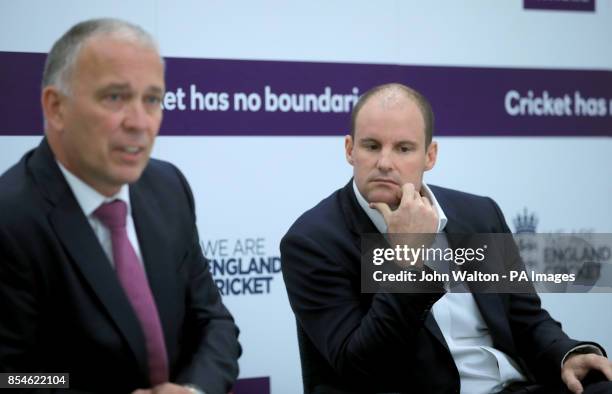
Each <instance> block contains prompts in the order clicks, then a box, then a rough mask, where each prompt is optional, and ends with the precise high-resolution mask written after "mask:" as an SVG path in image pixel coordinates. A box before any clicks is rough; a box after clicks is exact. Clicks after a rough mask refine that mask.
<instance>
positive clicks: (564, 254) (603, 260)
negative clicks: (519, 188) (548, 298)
mask: <svg viewBox="0 0 612 394" xmlns="http://www.w3.org/2000/svg"><path fill="white" fill-rule="evenodd" d="M512 222H513V224H514V230H515V234H514V238H515V241H516V244H517V246H518V249H519V252H520V254H521V257H522V259H523V262H524V264H525V268H526V269H527V270H531V271H535V272H539V273H546V274H575V275H576V280H575V281H574V282H573V283H572V284H568V283H547V284H545V288H544V289H542V290H544V291H548V292H589V291H593V290H595V289H596V288H598V287H601V286H604V287H608V286H610V285H611V284H612V283H607V282H611V280H610V278H607V279H606V278H602V272H603V271H602V269H603V268H607V269H608V270H609V269H610V268H612V267H611V264H612V237H611V236H610V234H592V233H566V232H556V233H541V234H538V233H537V227H538V224H539V219H538V216H537V215H536V213H534V212H530V211H529V210H528V209H527V208H524V209H523V211H522V212H520V213H519V214H517V215H516V216H515V217H514V218H513V221H512ZM607 276H610V275H607ZM600 279H604V282H606V283H602V281H600ZM611 289H612V288H611Z"/></svg>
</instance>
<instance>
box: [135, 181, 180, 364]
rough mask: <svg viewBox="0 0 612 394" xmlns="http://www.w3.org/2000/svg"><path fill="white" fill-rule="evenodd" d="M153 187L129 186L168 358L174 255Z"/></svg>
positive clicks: (174, 332)
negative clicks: (151, 189)
mask: <svg viewBox="0 0 612 394" xmlns="http://www.w3.org/2000/svg"><path fill="white" fill-rule="evenodd" d="M152 193H153V191H150V190H149V191H147V190H145V187H144V186H143V185H139V184H138V183H136V184H134V185H132V186H130V200H131V206H132V217H133V219H134V225H135V227H136V234H138V241H139V244H140V250H141V253H142V258H143V260H144V261H143V263H144V265H145V268H146V273H147V278H148V280H149V287H150V288H151V292H152V293H153V298H154V299H155V304H156V305H157V311H158V314H159V319H160V321H161V324H162V328H163V330H164V338H165V341H166V350H167V352H168V359H169V360H170V361H171V360H173V359H174V358H175V356H176V351H177V348H176V346H175V342H176V341H175V340H174V339H175V338H179V333H178V330H179V325H178V322H179V321H181V319H180V315H179V313H180V308H177V307H176V302H177V294H180V292H179V289H178V288H177V271H176V265H175V264H173V263H174V262H175V261H176V260H177V256H174V255H173V254H172V253H173V251H174V249H172V248H168V241H167V236H166V235H165V233H164V232H165V230H166V229H167V228H168V226H167V223H165V222H164V219H163V217H162V216H161V215H160V214H159V213H160V212H161V211H162V209H161V207H160V206H159V205H158V204H157V201H158V200H157V199H155V198H151V196H152V195H153V194H152Z"/></svg>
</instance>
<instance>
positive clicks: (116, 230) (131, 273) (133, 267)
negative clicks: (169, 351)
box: [94, 200, 168, 386]
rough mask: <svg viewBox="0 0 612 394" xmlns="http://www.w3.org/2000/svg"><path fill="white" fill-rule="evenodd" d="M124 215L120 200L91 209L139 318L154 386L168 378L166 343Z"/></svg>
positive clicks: (123, 205) (125, 206)
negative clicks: (102, 228) (107, 236)
mask: <svg viewBox="0 0 612 394" xmlns="http://www.w3.org/2000/svg"><path fill="white" fill-rule="evenodd" d="M126 215H127V205H126V203H125V202H123V201H121V200H114V201H112V202H109V203H105V204H102V205H100V207H98V209H96V210H95V211H94V216H95V217H97V218H98V219H99V220H100V221H101V222H102V223H103V224H104V225H105V226H106V227H107V228H108V229H109V230H110V233H111V240H112V244H113V259H114V261H115V270H116V272H117V277H118V278H119V282H121V286H122V287H123V290H124V291H125V294H126V295H127V297H128V299H129V300H130V304H131V305H132V308H133V309H134V312H136V316H137V317H138V320H139V321H140V326H141V327H142V331H143V333H144V336H145V340H146V347H147V353H148V361H149V378H150V380H151V385H152V386H156V385H158V384H160V383H164V382H167V381H168V358H167V355H166V344H165V342H164V334H163V330H162V326H161V322H160V320H159V314H158V313H157V306H156V305H155V301H154V300H153V294H151V289H150V288H149V283H148V281H147V276H146V274H145V272H144V269H143V267H142V264H141V263H140V261H139V260H138V256H137V255H136V252H135V251H134V248H133V247H132V244H131V243H130V240H129V239H128V235H127V231H126V227H125V221H126Z"/></svg>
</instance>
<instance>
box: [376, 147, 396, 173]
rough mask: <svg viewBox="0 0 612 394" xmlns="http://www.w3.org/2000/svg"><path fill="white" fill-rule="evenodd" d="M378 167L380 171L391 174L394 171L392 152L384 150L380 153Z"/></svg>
mask: <svg viewBox="0 0 612 394" xmlns="http://www.w3.org/2000/svg"><path fill="white" fill-rule="evenodd" d="M376 167H377V168H378V170H380V171H384V172H389V171H391V170H392V169H393V161H392V159H391V151H390V150H388V149H383V150H381V151H380V155H379V156H378V161H377V163H376Z"/></svg>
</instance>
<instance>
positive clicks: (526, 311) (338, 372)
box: [281, 180, 579, 393]
mask: <svg viewBox="0 0 612 394" xmlns="http://www.w3.org/2000/svg"><path fill="white" fill-rule="evenodd" d="M431 189H432V191H433V192H434V194H435V196H436V199H437V200H438V202H439V204H440V206H441V207H442V209H443V210H444V212H445V214H446V216H447V218H448V223H447V225H446V228H445V231H446V232H447V233H448V234H449V244H450V246H451V247H460V246H461V245H460V244H457V241H456V239H460V237H459V238H456V237H452V236H450V235H452V234H474V233H500V232H509V229H508V226H507V225H506V223H505V220H504V218H503V216H502V213H501V211H500V210H499V208H498V206H497V204H495V202H494V201H493V200H491V199H490V198H484V197H479V196H475V195H471V194H467V193H462V192H458V191H454V190H449V189H444V188H440V187H435V186H431ZM366 233H378V230H376V228H375V227H374V224H373V223H372V222H371V220H370V219H369V217H368V216H367V214H366V213H365V212H364V211H363V209H362V208H361V207H360V205H359V203H358V202H357V199H356V196H355V193H354V191H353V187H352V180H351V181H350V182H349V183H348V184H347V185H346V186H345V187H344V188H342V189H340V190H338V191H336V192H335V193H333V194H332V195H331V196H329V197H328V198H326V199H324V200H323V201H321V202H320V203H319V204H318V205H316V206H315V207H314V208H312V209H310V210H309V211H307V212H306V213H304V214H303V215H302V216H301V217H300V218H299V219H298V220H297V221H296V222H295V223H294V224H293V226H292V227H291V228H290V229H289V231H288V232H287V234H286V235H285V236H284V238H283V239H282V241H281V260H282V271H283V277H284V280H285V284H286V286H287V292H288V295H289V301H290V303H291V307H292V309H293V311H294V313H295V315H296V321H297V329H298V340H299V344H300V354H301V358H302V373H303V379H304V386H305V392H309V393H310V392H414V393H447V392H448V393H450V392H459V388H460V382H459V374H458V371H457V368H456V366H455V363H454V361H453V358H452V356H451V354H450V352H449V351H448V348H447V344H446V342H445V340H444V338H443V336H442V333H441V332H440V329H439V327H438V325H437V324H436V321H435V319H433V315H432V313H431V312H430V308H431V306H432V305H433V304H434V303H435V302H436V301H437V300H438V299H439V298H440V297H441V296H442V295H443V290H442V289H441V292H439V293H428V294H394V293H389V292H379V293H376V294H364V293H361V281H360V272H361V271H360V254H361V243H360V237H361V235H362V234H366ZM474 298H475V301H476V304H477V305H478V307H479V310H480V311H481V313H482V316H483V318H484V320H485V321H486V323H487V325H488V328H489V330H490V334H491V336H492V339H493V345H494V346H495V347H496V348H497V349H499V350H502V351H504V352H505V353H507V354H508V355H509V356H511V357H512V358H513V359H514V360H516V361H517V363H518V365H519V366H520V367H521V369H522V370H523V372H524V373H525V375H526V376H527V377H528V378H529V379H530V380H536V381H538V382H539V383H555V384H557V383H559V382H560V377H561V376H560V375H561V373H560V372H561V371H560V365H561V361H562V358H563V356H564V355H565V354H566V352H567V351H569V350H570V349H571V348H572V347H574V346H576V345H577V344H579V342H576V341H574V340H572V339H569V338H568V337H567V335H566V334H565V333H563V331H562V330H561V325H560V324H559V323H558V322H556V321H554V320H553V319H552V318H551V317H550V316H549V314H548V313H547V312H546V311H545V310H543V309H542V308H541V306H540V299H539V297H538V296H537V295H535V294H476V293H475V294H474Z"/></svg>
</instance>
